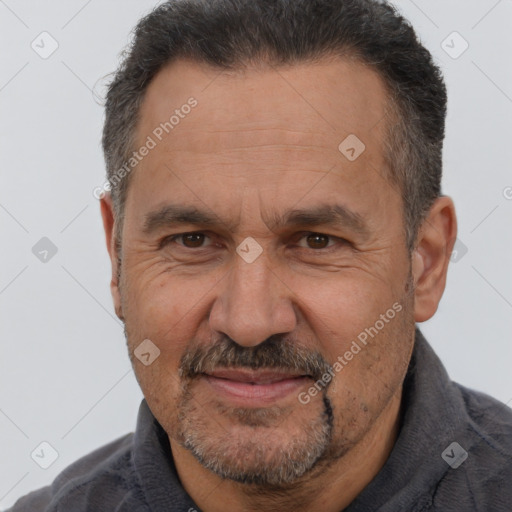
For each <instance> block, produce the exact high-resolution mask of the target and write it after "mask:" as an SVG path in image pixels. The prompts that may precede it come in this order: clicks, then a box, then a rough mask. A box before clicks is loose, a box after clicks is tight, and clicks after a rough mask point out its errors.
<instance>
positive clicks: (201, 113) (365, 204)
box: [115, 60, 414, 485]
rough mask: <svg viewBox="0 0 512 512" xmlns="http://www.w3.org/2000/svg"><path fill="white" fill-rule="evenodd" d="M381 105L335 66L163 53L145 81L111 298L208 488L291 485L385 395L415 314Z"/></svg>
mask: <svg viewBox="0 0 512 512" xmlns="http://www.w3.org/2000/svg"><path fill="white" fill-rule="evenodd" d="M191 97H192V98H194V100H195V101H197V104H196V105H195V106H193V107H192V108H182V105H186V104H187V102H188V104H189V105H190V104H191V101H190V98H191ZM192 103H193V102H192ZM386 107H387V102H386V94H385V89H384V85H383V82H382V80H381V79H380V78H379V77H378V75H377V74H376V73H375V72H374V71H372V70H371V69H369V68H368V67H366V66H363V65H362V64H360V63H357V62H353V61H349V60H337V61H330V62H327V61H325V62H323V63H319V64H301V65H296V66H293V67H279V68H276V69H273V68H271V67H265V66H262V67H261V68H259V69H249V70H246V71H245V72H243V73H242V72H236V73H235V72H232V73H228V72H220V71H219V70H212V69H211V68H208V67H206V66H204V65H199V64H195V63H190V62H184V61H178V62H175V63H173V64H172V65H169V66H167V67H166V68H165V69H163V70H162V71H161V72H160V73H159V74H158V75H157V76H156V77H155V79H154V80H153V81H152V83H151V84H150V85H149V88H148V90H147V93H146V96H145V98H144V102H143V105H142V107H141V110H140V116H141V117H140V122H139V124H138V127H137V141H136V143H135V144H134V147H135V149H137V148H139V147H140V146H142V145H144V144H145V143H146V141H147V140H148V139H147V137H148V136H150V137H151V138H152V139H153V141H154V142H155V143H156V146H155V147H153V148H152V149H150V151H149V152H148V154H147V156H145V157H144V158H143V159H142V161H141V162H140V163H139V164H138V166H137V167H136V170H134V171H133V173H134V174H133V176H132V180H131V183H130V187H129V190H128V195H127V201H126V209H125V220H124V226H123V232H122V267H121V280H120V286H119V295H118V300H119V304H118V305H120V310H121V311H122V315H123V317H124V320H125V323H126V334H127V340H128V345H129V350H130V354H131V356H132V361H133V364H134V368H135V372H136V375H137V378H138V381H139V383H140V385H141V388H142V391H143V393H144V395H145V397H146V399H147V402H148V405H149V407H150V408H151V410H152V412H153V413H154V415H155V416H156V418H157V419H158V421H159V422H160V423H161V425H162V426H163V427H164V429H165V430H166V432H167V433H168V435H169V437H170V441H171V446H173V445H174V446H176V447H178V446H179V447H186V448H187V450H189V451H190V452H191V453H193V454H194V456H195V457H196V458H197V459H198V460H199V461H200V462H201V463H202V464H203V465H204V466H206V467H208V468H209V469H211V470H212V471H214V472H215V473H217V474H219V475H221V476H223V477H228V478H231V479H234V480H236V481H244V482H254V483H259V484H261V485H270V484H271V485H281V484H286V483H291V482H294V481H298V479H299V478H300V477H302V476H307V475H308V474H311V472H310V471H311V470H312V468H313V467H316V468H319V467H321V466H322V464H323V463H324V464H328V463H329V462H332V461H333V460H336V459H337V458H339V457H340V456H342V455H343V454H345V453H346V452H347V451H348V450H350V449H351V448H353V447H354V446H355V445H356V444H357V443H358V442H359V441H360V440H361V439H362V438H363V437H364V436H365V435H366V434H367V433H368V432H369V431H370V430H371V429H372V427H375V425H377V424H378V422H379V421H380V418H382V417H383V416H384V415H385V414H386V411H388V410H390V408H391V407H392V406H395V407H396V405H397V404H398V403H399V400H400V389H401V384H402V381H403V377H404V375H405V372H406V369H407V364H408V361H409V357H410V353H411V349H412V342H413V338H414V318H413V302H412V301H413V299H412V293H411V283H410V280H409V278H410V262H409V258H408V253H407V250H406V245H405V240H404V230H403V220H402V218H403V217H402V202H401V198H400V195H399V193H398V191H397V190H396V188H394V187H393V186H391V185H390V183H389V182H388V180H387V179H386V178H385V176H386V175H387V173H388V172H389V170H388V168H387V167H386V161H385V157H384V146H383V141H384V133H385V128H386V123H388V122H389V119H388V118H387V117H386ZM176 109H178V111H179V112H178V113H176V115H177V116H178V117H179V121H178V122H176V118H175V119H173V127H172V129H169V125H168V126H167V129H168V131H169V134H166V133H165V131H163V133H162V129H160V130H158V129H157V128H158V127H159V126H160V124H161V123H163V122H166V121H168V120H169V118H170V116H171V115H173V114H174V113H175V110H176ZM155 129H156V130H157V131H156V132H155ZM155 134H158V136H156V135H155ZM354 136H355V137H357V139H356V138H355V137H354ZM347 137H349V138H348V139H347ZM159 138H161V139H162V140H159ZM345 139H347V141H346V142H345V143H344V145H342V147H341V150H340V149H338V146H339V145H340V143H342V141H344V140H345ZM359 141H360V142H359ZM361 143H362V144H364V151H362V149H363V146H362V144H361ZM150 145H152V144H150ZM192 214H193V215H192ZM191 233H192V234H191ZM116 293H117V292H116ZM116 293H115V295H116ZM363 333H365V334H366V336H365V334H363ZM146 339H149V340H151V342H152V343H153V344H154V345H156V346H157V347H158V349H159V350H160V355H159V357H158V358H156V359H155V360H154V361H153V362H152V364H150V365H148V366H146V365H144V364H142V363H141V362H140V361H139V360H138V359H136V358H135V357H133V351H134V350H135V349H136V348H137V347H138V346H139V345H140V343H141V342H142V341H143V340H146ZM353 342H356V344H354V343H353ZM350 354H351V355H350ZM336 362H338V364H335V363H336ZM330 367H332V368H331V371H330V373H326V372H327V370H328V369H329V368H330ZM322 378H323V379H325V380H324V381H323V384H318V383H317V385H316V387H315V386H314V384H315V382H316V381H317V380H318V379H322ZM312 388H313V389H312ZM315 390H316V392H315Z"/></svg>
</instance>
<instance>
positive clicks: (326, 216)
mask: <svg viewBox="0 0 512 512" xmlns="http://www.w3.org/2000/svg"><path fill="white" fill-rule="evenodd" d="M176 224H192V225H197V226H204V227H218V226H221V225H222V226H224V227H225V228H227V226H228V224H227V223H226V222H223V221H222V220H221V219H220V218H219V217H218V216H216V215H214V214H213V213H211V212H208V211H204V210H198V209H197V208H195V207H190V206H185V205H165V206H163V207H162V208H160V209H158V210H156V211H154V212H150V213H148V214H146V215H145V216H144V225H143V232H144V233H145V234H147V235H149V234H152V233H153V232H155V231H158V230H159V229H162V228H168V227H169V226H172V225H176ZM266 224H267V226H269V228H270V229H271V230H272V231H274V230H275V229H279V228H280V227H301V226H302V227H308V226H309V227H312V226H332V227H343V228H347V229H349V230H351V231H353V232H355V233H357V234H360V235H365V236H366V235H368V234H369V229H368V226H367V224H366V222H365V220H364V218H363V217H362V216H361V215H360V214H359V213H357V212H354V211H352V210H350V209H348V208H347V207H345V206H343V205H340V204H322V205H318V206H314V207H312V208H304V209H293V210H290V211H288V212H286V213H284V214H283V215H279V214H277V213H274V214H272V219H271V221H269V222H266ZM227 229H229V230H232V229H234V228H233V227H230V228H227Z"/></svg>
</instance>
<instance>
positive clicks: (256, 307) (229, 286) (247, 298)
mask: <svg viewBox="0 0 512 512" xmlns="http://www.w3.org/2000/svg"><path fill="white" fill-rule="evenodd" d="M221 283H222V284H221V288H220V289H219V291H218V295H216V297H215V300H214V304H213V306H212V308H211V310H210V316H209V322H210V328H211V329H212V330H214V331H217V332H218V333H223V334H225V335H227V336H229V337H230V338H231V339H232V340H233V341H235V342H236V343H238V344H239V345H242V346H245V347H252V346H256V345H259V344H260V343H262V342H263V341H265V340H266V339H267V338H269V337H270V336H272V335H275V334H284V333H289V332H292V331H293V330H294V329H295V327H296V323H297V316H296V311H295V308H294V303H293V300H292V299H293V292H292V291H291V290H290V288H288V287H287V286H286V283H284V282H283V281H282V280H281V279H279V277H278V276H277V275H276V274H275V272H274V271H273V270H272V269H271V268H269V264H268V260H267V258H266V257H265V256H264V255H263V254H262V255H261V256H260V257H259V258H258V259H257V260H256V261H253V262H252V263H247V262H246V261H244V260H243V259H242V258H240V257H239V256H238V255H235V257H234V261H233V266H232V268H231V269H230V271H229V274H228V276H226V279H223V280H222V281H221ZM219 284H220V283H219Z"/></svg>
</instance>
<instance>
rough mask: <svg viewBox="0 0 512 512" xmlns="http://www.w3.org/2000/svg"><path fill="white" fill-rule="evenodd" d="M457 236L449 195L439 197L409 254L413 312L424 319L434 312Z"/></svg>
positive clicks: (443, 285) (417, 320)
mask: <svg viewBox="0 0 512 512" xmlns="http://www.w3.org/2000/svg"><path fill="white" fill-rule="evenodd" d="M456 236H457V219H456V215H455V207H454V204H453V201H452V199H451V198H449V197H447V196H442V197H439V198H438V199H437V200H436V201H435V202H434V204H433V205H432V207H431V209H430V211H429V214H428V216H427V218H426V219H425V221H424V222H423V224H422V226H421V228H420V230H419V233H418V239H417V244H416V249H415V250H414V252H413V255H412V273H413V278H414V284H415V290H414V315H415V321H416V322H424V321H426V320H428V319H430V318H432V316H433V315H434V314H435V312H436V311H437V307H438V305H439V301H440V300H441V297H442V295H443V292H444V289H445V286H446V275H447V272H448V264H449V262H450V255H451V252H452V250H453V245H454V243H455V239H456Z"/></svg>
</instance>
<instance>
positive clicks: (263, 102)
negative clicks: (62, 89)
mask: <svg viewBox="0 0 512 512" xmlns="http://www.w3.org/2000/svg"><path fill="white" fill-rule="evenodd" d="M192 104H193V105H194V106H193V107H192V108H189V106H190V105H192ZM185 106H186V107H185ZM387 106H388V102H387V94H386V87H385V84H384V82H383V80H382V79H381V77H380V76H379V75H378V74H377V73H376V72H375V71H374V70H373V69H372V68H370V67H369V66H366V65H364V64H363V63H361V62H359V61H357V60H353V59H348V58H345V59H341V58H330V59H324V60H321V61H317V62H314V63H300V64H296V65H290V66H277V67H276V66H270V65H268V64H260V65H254V66H251V67H246V68H244V69H239V70H221V69H217V68H212V67H210V66H208V65H205V64H199V63H196V62H191V61H186V60H178V61H176V62H173V63H171V64H169V65H167V66H165V67H164V68H163V69H162V70H161V71H160V72H159V73H158V74H157V75H156V77H155V78H154V79H153V81H152V82H151V83H150V85H149V86H148V89H147V91H146V94H145V97H144V100H143V103H142V106H141V108H140V112H139V122H138V125H137V130H136V141H137V142H136V146H138V145H143V144H144V142H145V141H146V140H147V137H152V139H154V140H155V142H156V144H155V147H154V149H152V150H151V151H150V152H149V154H148V155H147V156H145V158H144V159H143V160H142V161H141V162H140V163H139V164H138V165H137V168H136V171H135V172H134V173H133V176H131V184H130V187H129V191H128V198H127V206H128V203H129V202H130V201H129V197H130V195H133V189H135V190H136V196H137V198H136V202H137V203H138V206H139V210H140V205H141V204H145V205H148V207H149V205H150V204H153V206H154V205H155V204H157V203H158V204H164V203H165V201H166V196H170V195H172V191H173V190H174V191H176V190H181V191H182V192H183V193H185V191H184V187H183V180H185V182H186V183H188V185H187V186H186V187H185V188H188V189H189V191H190V190H192V192H194V193H195V196H196V198H195V199H201V198H202V199H203V200H205V201H206V202H208V199H209V197H210V196H211V195H212V192H213V190H215V192H216V194H217V196H219V195H220V196H222V200H217V202H215V200H214V201H213V203H210V204H213V205H215V206H217V207H220V208H222V205H223V204H224V205H226V204H227V202H226V200H227V201H228V202H229V200H230V199H232V194H231V190H230V187H231V189H233V188H236V187H244V189H246V188H250V189H252V190H255V191H256V193H257V195H258V200H259V201H260V204H261V201H262V200H263V201H264V200H265V197H266V198H267V199H268V201H269V202H272V203H274V204H275V205H278V203H277V202H278V201H279V198H280V197H285V196H286V194H287V191H289V190H290V186H293V187H295V188H296V195H297V196H298V195H300V193H301V189H300V187H298V185H297V183H298V181H300V182H301V183H302V182H303V184H304V187H303V188H304V190H306V189H308V188H309V189H311V188H312V185H313V184H314V183H316V181H318V180H319V179H320V178H321V176H322V173H323V174H329V179H326V180H324V183H323V184H322V186H324V188H325V193H327V192H328V193H329V195H332V194H333V190H332V188H333V184H334V182H335V181H336V180H333V176H335V177H339V178H341V180H342V182H343V183H344V184H345V185H347V187H346V188H347V190H348V193H349V195H350V194H352V195H355V196H357V195H361V189H362V188H363V187H365V186H367V185H368V184H369V183H370V182H371V181H372V180H373V182H374V184H377V185H379V186H381V185H382V183H384V181H383V179H382V175H383V174H384V172H382V171H383V168H384V167H385V166H386V161H385V158H384V154H383V139H384V133H385V127H386V123H387V119H386V110H387ZM162 127H163V128H162ZM155 134H156V135H155ZM344 141H348V142H347V143H345V142H344ZM340 144H341V146H340ZM347 149H348V150H350V151H351V150H352V149H354V150H355V151H356V152H357V153H359V152H361V151H362V152H361V155H360V156H358V155H356V156H358V158H357V159H351V158H348V157H350V156H353V153H354V152H353V151H352V154H351V153H350V152H349V153H347V152H346V150H347ZM343 151H345V153H344V152H343ZM336 183H338V182H336ZM297 187H298V188H297ZM315 192H318V193H320V192H321V187H318V186H316V185H315ZM380 192H381V193H380V199H378V201H377V200H375V201H377V202H379V201H382V200H385V196H386V194H385V193H382V192H383V191H382V187H381V191H380ZM194 193H193V194H192V195H190V194H188V193H187V194H188V195H189V196H190V199H192V200H193V201H195V199H194V197H193V196H194ZM313 195H314V194H313ZM311 197H312V196H311V194H310V198H311ZM262 198H263V199H262ZM383 198H384V199H383ZM345 202H346V201H345Z"/></svg>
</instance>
